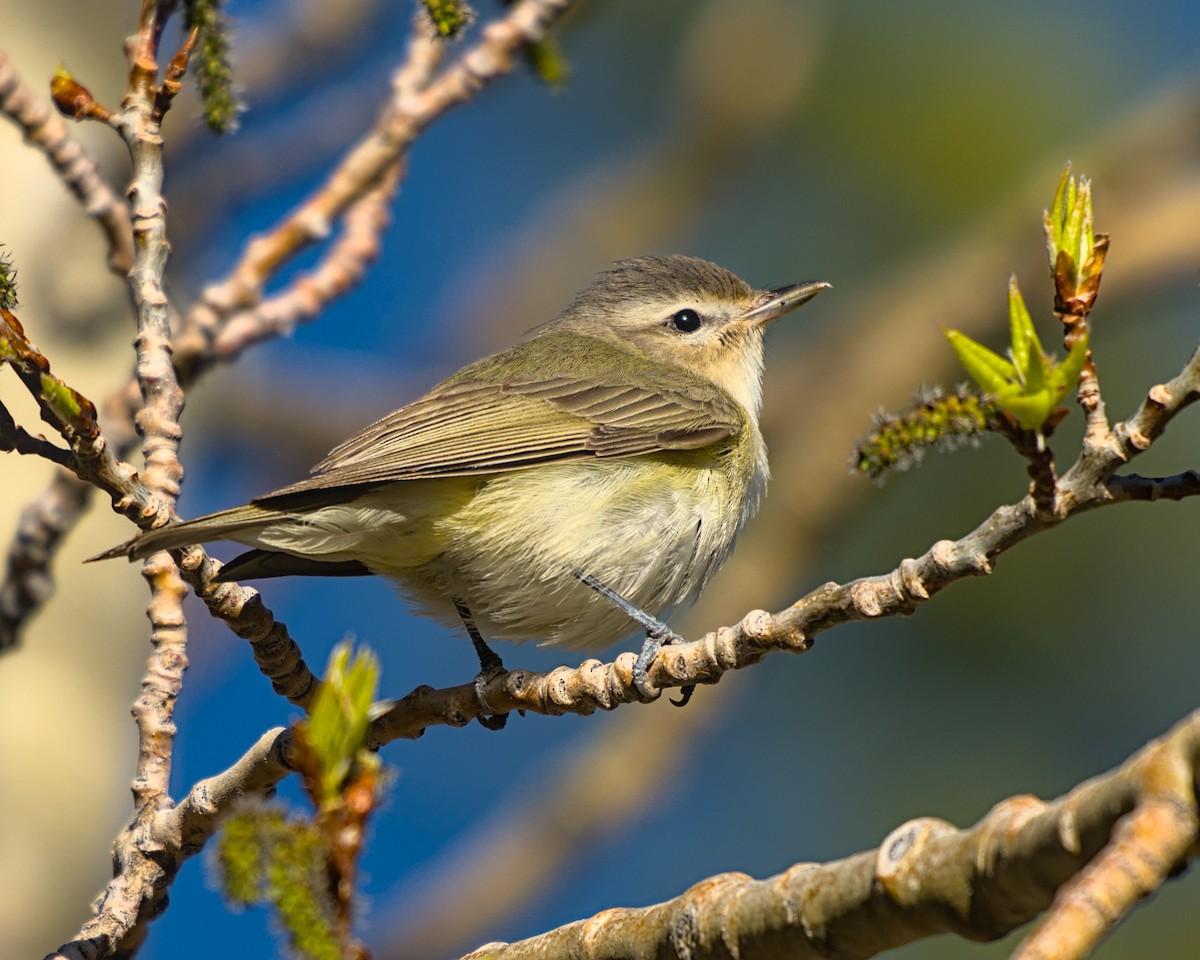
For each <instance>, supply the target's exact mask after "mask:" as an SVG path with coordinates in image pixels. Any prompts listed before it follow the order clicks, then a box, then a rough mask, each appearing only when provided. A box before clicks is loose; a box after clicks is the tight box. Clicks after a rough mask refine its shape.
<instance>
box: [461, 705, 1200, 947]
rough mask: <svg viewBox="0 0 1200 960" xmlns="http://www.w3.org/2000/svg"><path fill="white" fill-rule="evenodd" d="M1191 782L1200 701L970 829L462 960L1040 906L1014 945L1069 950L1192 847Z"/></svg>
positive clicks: (901, 923)
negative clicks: (1098, 764) (1030, 929)
mask: <svg viewBox="0 0 1200 960" xmlns="http://www.w3.org/2000/svg"><path fill="white" fill-rule="evenodd" d="M1198 782H1200V713H1196V714H1193V715H1192V716H1190V717H1188V718H1187V719H1186V720H1184V721H1183V722H1181V723H1180V724H1179V725H1178V726H1176V727H1175V729H1174V730H1172V731H1171V732H1170V733H1169V734H1167V736H1166V737H1164V738H1163V739H1162V740H1159V741H1155V742H1153V743H1151V744H1149V745H1148V746H1147V747H1145V748H1143V749H1142V750H1141V751H1140V752H1139V753H1138V754H1136V755H1135V756H1134V757H1132V758H1131V759H1130V760H1129V761H1127V762H1126V763H1125V764H1124V765H1123V766H1122V767H1120V768H1119V769H1117V770H1114V771H1112V772H1111V773H1108V774H1106V775H1104V776H1102V777H1097V778H1096V779H1094V780H1089V781H1088V782H1086V783H1084V784H1082V785H1080V786H1078V787H1076V788H1075V789H1074V790H1073V791H1071V792H1070V793H1069V794H1067V795H1066V796H1064V797H1061V798H1059V799H1058V800H1054V801H1052V802H1049V803H1046V802H1043V801H1041V800H1038V799H1036V798H1034V797H1030V796H1019V797H1013V798H1011V799H1009V800H1006V801H1004V802H1003V803H1000V804H999V805H997V806H996V807H995V808H993V809H992V811H991V812H990V813H988V815H987V816H985V817H984V818H983V819H982V820H980V821H979V823H977V824H976V825H975V826H974V827H971V828H970V829H968V830H959V829H957V828H955V827H954V826H952V825H951V824H949V823H946V822H945V821H944V820H938V819H934V818H930V817H924V818H920V819H917V820H911V821H909V822H908V823H905V824H902V825H901V826H899V827H897V828H896V829H895V830H893V831H892V832H891V833H890V834H889V835H888V836H887V838H885V839H884V841H883V842H882V843H881V844H880V845H879V847H878V848H877V849H875V850H872V851H867V852H865V853H860V854H857V855H855V856H852V857H848V858H846V859H844V860H838V861H835V862H833V863H827V864H813V863H799V864H796V865H795V866H793V867H791V868H790V869H788V870H786V871H785V872H783V873H781V874H778V875H777V876H774V877H768V878H767V879H765V880H753V879H751V878H750V877H748V876H746V875H745V874H740V873H727V874H720V875H717V876H715V877H709V878H707V879H706V880H703V881H701V882H700V883H697V884H696V885H695V886H693V887H692V888H691V889H689V890H688V891H686V892H685V893H683V894H681V895H680V896H679V897H677V898H675V899H674V900H669V901H667V902H666V903H660V904H657V905H655V906H652V907H643V908H640V909H632V908H620V909H613V910H606V911H604V912H603V913H602V914H599V915H597V916H595V917H592V918H591V919H588V920H580V921H577V922H575V923H572V924H568V925H567V926H564V927H560V928H559V929H557V930H552V931H550V932H548V933H544V934H541V935H539V936H536V937H532V938H530V939H529V940H524V941H521V942H519V943H510V944H505V943H489V944H486V945H485V946H482V947H480V948H479V949H478V950H476V951H474V952H473V953H471V954H468V960H484V958H487V960H522V958H530V960H532V958H541V957H548V956H571V957H579V958H592V957H595V958H599V957H613V956H622V957H651V956H687V957H717V956H730V955H732V956H736V957H743V958H753V957H768V956H770V957H774V956H780V955H787V956H789V957H796V958H808V957H811V958H814V960H816V958H827V957H832V956H836V957H843V958H850V957H871V956H875V955H876V954H877V953H880V952H882V951H885V950H889V949H892V948H895V947H899V946H902V945H903V944H905V943H910V942H912V941H914V940H918V939H921V938H924V937H929V936H934V935H936V934H940V933H951V932H953V933H956V934H957V935H959V936H961V937H964V938H966V939H969V940H974V941H980V940H994V939H997V938H999V937H1001V936H1004V935H1005V934H1007V933H1010V932H1012V931H1013V930H1016V929H1017V928H1019V927H1020V926H1022V925H1024V924H1025V923H1028V922H1029V921H1030V920H1032V919H1034V918H1035V917H1037V916H1038V915H1039V914H1041V913H1042V912H1046V918H1045V920H1044V922H1043V923H1042V925H1041V927H1040V928H1039V929H1038V930H1037V931H1036V932H1035V933H1034V934H1033V935H1032V936H1031V937H1029V938H1028V939H1027V940H1026V941H1025V942H1024V944H1022V945H1021V947H1020V948H1018V950H1017V952H1016V953H1015V954H1014V956H1015V957H1017V958H1020V960H1042V958H1045V960H1049V958H1055V960H1072V958H1080V957H1084V956H1086V955H1087V954H1088V953H1089V952H1090V951H1091V950H1092V949H1093V948H1094V947H1095V946H1096V944H1097V943H1098V942H1099V940H1100V939H1101V938H1102V937H1103V936H1104V934H1106V933H1107V932H1108V931H1109V930H1111V929H1112V927H1113V926H1115V924H1116V923H1117V922H1118V921H1119V920H1120V919H1121V918H1122V917H1124V916H1125V915H1127V914H1128V912H1129V911H1130V910H1132V909H1133V907H1135V906H1136V905H1137V903H1138V901H1139V900H1140V899H1142V898H1143V897H1145V896H1147V895H1149V894H1150V893H1152V892H1154V891H1155V890H1157V889H1158V888H1159V887H1160V886H1161V885H1162V884H1163V883H1164V882H1165V881H1166V880H1167V878H1168V877H1169V876H1170V875H1171V874H1172V873H1173V871H1175V870H1177V869H1178V868H1180V867H1181V866H1183V865H1184V864H1185V863H1186V862H1187V859H1188V857H1189V856H1190V855H1192V854H1193V853H1194V848H1195V844H1196V842H1197V839H1198V826H1200V820H1198V817H1197V790H1196V784H1197V783H1198ZM1014 891H1019V895H1018V894H1015V893H1014Z"/></svg>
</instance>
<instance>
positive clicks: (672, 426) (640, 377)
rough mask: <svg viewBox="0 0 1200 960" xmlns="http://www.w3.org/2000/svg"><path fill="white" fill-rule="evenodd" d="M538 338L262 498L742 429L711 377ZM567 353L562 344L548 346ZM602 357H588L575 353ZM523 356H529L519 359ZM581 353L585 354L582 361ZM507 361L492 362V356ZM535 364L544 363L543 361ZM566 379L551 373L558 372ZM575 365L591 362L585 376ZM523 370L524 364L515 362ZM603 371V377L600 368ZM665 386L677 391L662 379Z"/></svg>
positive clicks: (714, 438) (605, 348)
mask: <svg viewBox="0 0 1200 960" xmlns="http://www.w3.org/2000/svg"><path fill="white" fill-rule="evenodd" d="M554 339H559V338H539V340H533V341H528V342H527V343H525V344H522V345H519V346H518V347H515V348H514V349H513V351H509V357H508V360H509V362H507V363H505V362H503V361H504V359H505V356H506V355H504V354H500V355H497V356H496V357H489V358H486V359H485V360H482V361H480V362H479V363H477V364H473V365H472V366H470V367H466V368H464V369H463V370H462V371H460V372H459V373H458V374H456V375H455V376H454V377H452V378H451V379H450V380H447V381H445V382H444V383H442V384H440V385H439V386H437V387H435V388H434V389H433V390H431V391H430V392H429V393H427V394H426V395H425V396H423V397H421V398H420V399H418V400H416V401H414V402H413V403H411V404H409V405H408V406H406V407H402V408H401V409H399V410H397V411H395V412H394V413H391V414H389V415H388V416H386V417H384V418H383V419H382V420H379V421H378V422H376V423H374V424H372V425H371V426H369V427H367V428H366V429H365V430H363V431H362V432H361V433H359V434H358V435H357V436H355V437H352V438H351V439H349V440H347V441H346V442H345V443H343V444H341V445H340V446H338V447H336V448H335V449H334V450H332V451H331V452H330V453H329V455H328V456H327V457H325V459H324V460H322V461H321V462H320V463H318V464H317V465H316V466H315V467H314V468H313V475H312V476H311V477H310V478H308V479H307V480H302V481H300V482H299V483H295V484H292V485H291V486H288V487H284V488H283V489H281V490H277V491H275V492H274V493H271V494H268V495H267V496H265V497H260V498H258V499H257V500H256V501H254V502H255V503H264V502H266V501H270V500H273V499H275V498H277V497H280V498H281V497H289V496H292V495H295V494H301V493H313V492H319V491H328V490H331V489H334V488H337V487H342V486H350V485H359V484H374V483H385V482H392V481H399V480H418V479H424V478H434V477H452V476H471V475H480V474H487V473H498V472H504V471H509V470H520V469H524V468H528V467H531V466H534V465H537V464H543V463H549V462H555V461H566V460H579V459H584V458H589V457H634V456H645V455H647V454H652V453H657V452H661V451H666V450H691V449H697V448H699V447H703V446H707V445H709V444H712V443H717V442H719V441H721V440H724V439H726V438H728V437H731V436H733V435H735V434H737V433H738V432H739V431H740V430H741V429H742V427H743V423H744V415H743V414H742V412H741V410H740V408H739V407H738V405H737V403H736V401H734V400H733V399H732V398H731V397H730V396H729V395H728V394H726V393H725V392H724V391H723V390H721V389H720V388H718V387H717V386H715V385H714V384H712V383H710V382H709V381H707V380H705V379H703V378H701V377H698V376H691V375H686V374H685V375H683V376H681V375H680V372H679V371H678V370H677V369H675V368H672V369H670V370H666V369H664V368H662V367H661V366H659V365H658V364H654V363H652V362H651V361H648V360H643V359H642V358H639V357H634V356H632V355H630V354H626V353H625V352H624V351H620V350H619V349H618V348H616V347H614V346H611V345H609V344H606V343H603V342H601V341H595V342H594V343H589V344H586V345H585V346H584V347H583V348H581V347H580V345H579V343H578V341H579V340H580V339H582V338H579V337H574V338H571V340H570V341H569V342H568V345H569V347H570V349H571V351H572V359H573V360H575V361H576V363H575V364H570V363H568V364H562V363H559V364H557V365H556V364H554V363H551V362H547V361H552V360H554V359H555V358H554V357H553V356H550V357H537V356H534V357H533V358H530V357H529V356H528V354H530V353H534V354H536V353H537V351H538V350H542V351H544V350H546V349H547V346H548V345H547V344H543V343H541V340H554ZM549 347H550V348H551V349H554V348H557V349H560V350H561V349H562V348H563V344H561V343H560V344H558V345H557V347H556V345H554V344H550V345H549ZM581 349H583V350H584V351H585V352H588V353H590V354H591V355H592V357H591V359H593V361H594V360H596V359H597V358H596V357H595V356H594V355H595V354H597V353H607V354H609V355H608V356H607V357H601V358H599V359H601V360H604V361H606V362H600V363H597V362H592V363H587V364H583V363H582V362H580V360H579V357H578V353H579V351H580V350H581ZM516 351H522V353H521V355H520V356H515V353H516ZM585 359H586V358H585ZM498 360H499V361H500V362H497V361H498ZM539 361H540V362H539ZM563 366H566V367H567V368H568V370H569V373H568V374H567V375H556V376H549V377H547V376H544V375H539V374H540V371H544V370H546V369H561V368H562V367H563ZM572 366H575V367H579V366H584V367H585V369H584V370H583V371H581V372H576V370H574V369H571V368H572ZM514 367H516V368H517V369H515V370H514V369H513V368H514ZM596 370H601V371H603V373H602V374H601V375H600V377H597V376H595V375H594V371H596ZM664 381H667V382H670V383H671V384H672V385H671V387H670V388H667V389H664V388H663V387H662V386H661V384H662V383H663V382H664Z"/></svg>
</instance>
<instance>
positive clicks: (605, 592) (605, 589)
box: [571, 570, 696, 707]
mask: <svg viewBox="0 0 1200 960" xmlns="http://www.w3.org/2000/svg"><path fill="white" fill-rule="evenodd" d="M571 572H572V573H573V574H574V575H575V576H576V578H578V579H579V580H582V581H583V582H584V583H585V584H587V585H588V586H589V587H591V588H592V589H593V590H595V591H596V592H597V593H598V594H600V596H602V597H603V598H604V599H605V600H607V601H608V602H609V603H611V604H612V605H613V606H614V607H616V608H617V609H618V610H620V611H622V612H623V613H624V614H625V615H626V616H627V617H629V619H630V620H632V621H634V623H637V624H638V625H639V626H641V627H642V628H643V629H644V630H645V631H646V642H645V643H643V644H642V649H641V652H640V653H639V654H638V658H637V662H635V663H634V665H633V685H634V686H635V687H637V689H638V693H640V694H641V695H642V696H643V697H645V698H646V699H647V700H649V699H650V698H651V697H653V696H654V689H653V688H652V687H651V686H650V676H649V674H648V673H647V668H648V667H649V666H650V661H651V660H653V659H654V658H655V657H656V656H658V651H659V650H660V649H662V648H663V647H665V646H669V645H670V644H672V643H683V642H684V639H683V637H681V636H680V635H679V634H677V633H676V632H675V631H674V630H672V629H671V628H670V627H668V626H667V625H666V624H665V623H663V622H662V621H661V620H659V619H658V617H655V616H652V615H650V614H649V613H647V612H646V611H645V610H643V609H642V608H641V607H639V606H638V605H637V604H636V603H631V602H630V601H628V600H626V599H625V598H624V597H623V596H621V595H620V594H619V593H617V591H616V590H614V589H613V588H612V587H610V586H609V585H608V584H606V583H604V582H603V581H601V580H597V579H596V578H595V577H593V576H592V575H591V574H589V573H584V572H583V571H582V570H572V571H571ZM695 692H696V685H695V684H694V683H689V684H687V685H686V686H684V687H681V688H680V690H679V699H678V700H672V701H671V702H672V703H673V704H675V706H677V707H682V706H684V705H685V704H686V703H687V702H688V701H689V700H691V699H692V694H693V693H695Z"/></svg>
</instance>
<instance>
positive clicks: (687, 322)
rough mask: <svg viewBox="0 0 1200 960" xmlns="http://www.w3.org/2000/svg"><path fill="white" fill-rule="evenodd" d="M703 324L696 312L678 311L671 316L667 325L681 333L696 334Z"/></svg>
mask: <svg viewBox="0 0 1200 960" xmlns="http://www.w3.org/2000/svg"><path fill="white" fill-rule="evenodd" d="M701 322H702V321H701V320H700V314H698V313H697V312H696V311H695V310H676V311H675V312H674V313H673V314H671V319H670V320H668V321H667V325H668V326H670V327H674V328H675V329H676V330H678V331H679V332H680V333H695V332H696V331H697V330H699V329H700V324H701Z"/></svg>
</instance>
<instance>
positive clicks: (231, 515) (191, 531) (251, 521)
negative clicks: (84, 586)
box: [85, 504, 282, 563]
mask: <svg viewBox="0 0 1200 960" xmlns="http://www.w3.org/2000/svg"><path fill="white" fill-rule="evenodd" d="M281 517H282V514H280V512H279V511H278V510H269V509H267V508H265V507H256V506H254V505H253V504H247V505H246V506H243V507H233V508H232V509H229V510H220V511H218V512H217V513H210V514H208V515H207V516H203V517H196V518H195V519H194V520H184V521H182V522H181V523H171V524H168V525H167V526H165V527H159V528H158V529H157V530H148V531H146V532H145V533H141V534H139V535H138V536H136V537H134V538H133V539H132V540H129V541H127V542H126V543H122V544H120V545H119V546H116V547H113V548H112V549H111V550H105V551H104V552H103V553H98V554H96V556H94V557H88V559H87V560H86V561H85V562H86V563H91V562H92V561H94V560H111V559H113V558H114V557H128V558H129V559H130V560H141V559H143V558H144V557H148V556H150V554H152V553H157V552H158V551H159V550H173V549H175V548H176V547H186V546H188V545H190V544H193V543H209V542H211V541H213V540H238V541H242V542H245V535H247V534H250V533H252V532H253V531H255V530H261V529H262V528H263V527H265V526H268V525H269V524H271V523H274V522H276V521H278V520H279V519H280V518H281ZM251 539H252V538H251Z"/></svg>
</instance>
